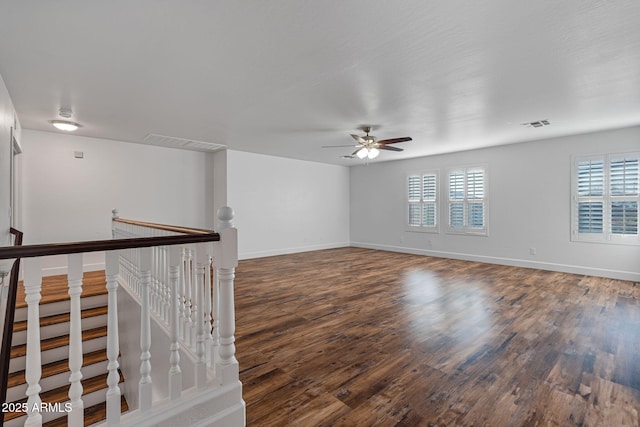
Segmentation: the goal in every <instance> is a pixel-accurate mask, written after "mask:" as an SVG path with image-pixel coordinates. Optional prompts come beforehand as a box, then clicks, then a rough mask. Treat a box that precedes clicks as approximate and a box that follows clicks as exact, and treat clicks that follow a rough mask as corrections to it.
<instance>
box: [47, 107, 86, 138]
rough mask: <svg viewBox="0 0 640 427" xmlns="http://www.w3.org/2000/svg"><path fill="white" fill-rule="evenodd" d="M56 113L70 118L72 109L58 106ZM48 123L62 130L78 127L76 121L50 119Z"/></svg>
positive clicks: (66, 130) (71, 130) (68, 130)
mask: <svg viewBox="0 0 640 427" xmlns="http://www.w3.org/2000/svg"><path fill="white" fill-rule="evenodd" d="M58 115H59V116H60V117H62V118H64V119H70V118H71V117H72V116H73V111H71V110H70V109H69V108H60V110H58ZM49 123H51V124H52V125H54V126H55V127H56V129H59V130H63V131H65V132H73V131H74V130H77V129H78V128H79V127H80V125H79V124H78V123H75V122H72V121H69V120H50V121H49Z"/></svg>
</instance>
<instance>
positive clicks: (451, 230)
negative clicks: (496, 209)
mask: <svg viewBox="0 0 640 427" xmlns="http://www.w3.org/2000/svg"><path fill="white" fill-rule="evenodd" d="M488 169H489V168H488V167H487V166H486V165H477V166H467V167H454V168H450V169H448V170H447V178H446V179H447V184H446V192H447V193H446V200H447V203H443V207H442V213H443V214H442V218H444V219H445V220H446V224H445V228H446V232H447V233H448V234H464V235H470V236H488V235H489V173H488ZM478 171H481V172H482V174H483V175H482V176H483V189H482V197H474V198H470V197H468V196H469V195H468V178H469V175H470V174H471V173H473V172H478ZM453 173H461V174H462V175H463V181H462V193H463V195H462V197H460V198H452V197H451V175H452V174H453ZM479 202H481V203H482V204H483V208H482V209H483V215H484V220H483V226H482V227H471V226H469V206H470V205H471V204H474V203H479ZM452 204H461V205H462V217H463V220H462V221H463V225H462V226H459V227H452V226H451V205H452Z"/></svg>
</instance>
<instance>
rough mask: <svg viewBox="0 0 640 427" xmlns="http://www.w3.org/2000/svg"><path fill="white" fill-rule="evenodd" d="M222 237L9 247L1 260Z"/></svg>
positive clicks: (202, 241)
mask: <svg viewBox="0 0 640 427" xmlns="http://www.w3.org/2000/svg"><path fill="white" fill-rule="evenodd" d="M219 240H220V235H219V234H218V233H215V232H209V233H207V234H188V235H187V234H185V235H183V236H160V237H138V238H135V239H109V240H90V241H86V242H69V243H47V244H39V245H25V246H20V247H17V246H8V247H4V248H0V259H9V258H33V257H39V256H49V255H65V254H75V253H83V252H99V251H115V250H119V249H133V248H148V247H151V246H170V245H184V244H189V243H204V242H217V241H219Z"/></svg>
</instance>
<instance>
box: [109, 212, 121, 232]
mask: <svg viewBox="0 0 640 427" xmlns="http://www.w3.org/2000/svg"><path fill="white" fill-rule="evenodd" d="M118 218H120V216H119V215H118V209H113V210H112V211H111V237H112V238H114V239H115V238H116V237H117V236H116V234H117V233H118V230H117V229H116V224H115V222H114V221H115V220H116V219H118Z"/></svg>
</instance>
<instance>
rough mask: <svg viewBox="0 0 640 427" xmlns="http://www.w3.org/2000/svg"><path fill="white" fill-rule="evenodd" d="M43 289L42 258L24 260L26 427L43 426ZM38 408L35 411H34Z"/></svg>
mask: <svg viewBox="0 0 640 427" xmlns="http://www.w3.org/2000/svg"><path fill="white" fill-rule="evenodd" d="M41 287H42V270H41V268H40V258H27V259H25V260H24V293H25V301H26V303H27V355H26V372H25V379H26V381H27V391H26V395H27V420H26V421H25V423H24V425H25V426H41V425H42V415H41V414H40V411H39V410H37V409H38V408H40V405H41V403H42V400H41V399H40V390H41V388H40V376H41V375H42V364H41V361H40V309H39V307H38V304H39V302H40V289H41ZM34 408H36V410H35V411H34V410H33V409H34Z"/></svg>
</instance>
